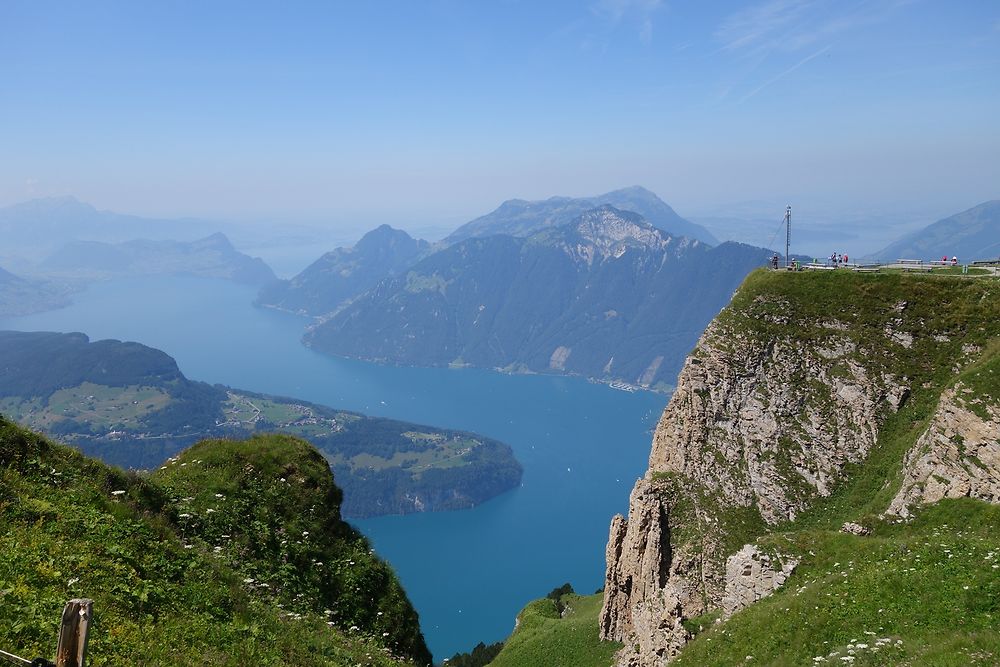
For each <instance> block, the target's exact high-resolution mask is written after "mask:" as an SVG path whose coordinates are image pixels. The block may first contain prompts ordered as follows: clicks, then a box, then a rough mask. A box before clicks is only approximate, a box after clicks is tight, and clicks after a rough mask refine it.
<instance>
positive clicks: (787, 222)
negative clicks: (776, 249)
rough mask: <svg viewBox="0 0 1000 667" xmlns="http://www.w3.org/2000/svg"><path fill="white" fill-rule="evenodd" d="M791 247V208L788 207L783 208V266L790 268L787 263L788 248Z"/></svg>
mask: <svg viewBox="0 0 1000 667" xmlns="http://www.w3.org/2000/svg"><path fill="white" fill-rule="evenodd" d="M791 245H792V207H791V206H788V207H786V208H785V266H786V267H788V266H791V265H790V264H789V263H788V248H789V246H791Z"/></svg>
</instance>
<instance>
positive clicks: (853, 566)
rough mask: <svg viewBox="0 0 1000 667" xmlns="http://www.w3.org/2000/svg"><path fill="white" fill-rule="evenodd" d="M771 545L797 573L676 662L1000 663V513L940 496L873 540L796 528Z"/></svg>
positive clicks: (879, 531)
mask: <svg viewBox="0 0 1000 667" xmlns="http://www.w3.org/2000/svg"><path fill="white" fill-rule="evenodd" d="M769 541H771V542H772V543H774V544H775V546H778V547H780V548H781V549H782V550H783V551H785V552H786V553H787V552H789V551H791V552H797V553H799V554H802V555H803V556H804V560H803V562H802V564H801V565H800V566H799V568H798V569H797V570H796V572H795V574H794V575H793V576H792V577H791V578H790V579H789V580H788V582H787V583H786V584H785V586H784V588H782V589H781V590H780V591H779V592H778V593H776V594H775V595H774V596H772V597H770V598H768V599H765V600H763V601H761V602H759V603H757V604H756V605H753V606H751V607H749V608H748V609H746V610H744V611H743V612H741V613H739V614H737V615H736V616H734V617H733V618H732V619H731V620H729V621H728V622H726V623H722V624H719V625H715V626H711V627H710V629H706V630H705V631H704V632H702V633H700V634H698V635H697V636H696V637H695V639H694V641H693V642H691V643H690V644H688V646H687V647H686V648H685V649H684V651H683V652H682V653H681V655H680V657H679V658H678V659H677V661H676V662H675V664H677V665H698V666H703V665H704V666H707V665H720V666H721V665H738V664H744V663H749V662H750V661H747V659H746V657H747V656H748V655H750V656H753V660H752V663H753V664H755V665H807V664H817V665H824V664H825V665H843V664H846V661H842V660H841V658H842V657H847V656H853V657H854V658H855V660H854V661H853V664H854V665H940V666H942V667H944V666H954V667H959V666H963V665H983V666H986V665H996V664H1000V624H998V620H1000V508H998V507H996V506H990V505H987V504H986V503H982V502H978V501H973V500H968V499H964V500H958V501H954V500H952V501H944V502H941V503H939V504H937V505H935V506H932V507H929V508H927V509H925V510H924V511H922V512H921V513H920V515H919V516H918V518H917V519H916V520H915V521H913V522H911V523H907V524H898V525H892V524H881V525H879V526H877V528H876V531H875V534H874V535H872V536H870V537H854V536H851V535H844V534H841V533H838V532H834V531H828V530H803V531H799V532H794V533H788V534H783V535H775V536H772V537H771V538H770V539H769ZM811 553H812V554H816V555H815V556H813V555H810V554H811ZM859 644H861V645H865V646H864V647H860V646H859ZM815 658H823V659H822V660H815Z"/></svg>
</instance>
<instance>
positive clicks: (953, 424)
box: [887, 383, 1000, 517]
mask: <svg viewBox="0 0 1000 667" xmlns="http://www.w3.org/2000/svg"><path fill="white" fill-rule="evenodd" d="M977 411H978V414H977ZM984 415H988V416H989V417H990V418H989V419H984V418H983V417H984ZM963 497H971V498H979V499H980V500H986V501H988V502H993V503H996V502H1000V410H998V409H997V408H996V407H995V406H992V405H987V404H985V403H984V402H981V401H979V400H978V399H977V397H976V396H975V395H974V394H972V392H971V390H969V389H967V388H966V387H965V386H964V385H963V384H962V383H958V384H957V385H956V386H955V387H954V388H952V389H948V390H946V391H945V392H944V393H943V394H942V395H941V400H940V401H939V402H938V407H937V410H936V411H935V413H934V416H933V418H932V419H931V422H930V424H929V425H928V426H927V430H926V431H924V433H923V435H921V436H920V437H919V438H918V439H917V442H916V443H915V444H914V445H913V447H912V448H911V449H910V451H909V452H907V454H906V458H905V460H904V462H903V484H902V486H901V487H900V490H899V493H898V494H897V495H896V497H895V498H894V499H893V501H892V503H890V505H889V509H888V511H887V514H892V515H896V516H901V517H908V516H910V508H912V507H913V506H914V505H918V504H927V503H934V502H937V501H939V500H941V499H942V498H963Z"/></svg>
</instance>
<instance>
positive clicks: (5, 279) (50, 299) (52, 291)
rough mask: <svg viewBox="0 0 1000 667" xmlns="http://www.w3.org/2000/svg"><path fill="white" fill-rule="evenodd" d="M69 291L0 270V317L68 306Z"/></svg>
mask: <svg viewBox="0 0 1000 667" xmlns="http://www.w3.org/2000/svg"><path fill="white" fill-rule="evenodd" d="M71 291H72V290H71V289H70V288H69V287H67V286H65V285H60V284H59V283H54V282H52V281H48V280H30V279H27V278H22V277H20V276H16V275H14V274H13V273H11V272H9V271H6V270H4V269H3V268H0V316H5V315H7V316H10V315H14V316H16V315H29V314H31V313H37V312H41V311H44V310H51V309H53V308H61V307H63V306H66V305H68V304H69V302H70V299H69V295H70V293H71Z"/></svg>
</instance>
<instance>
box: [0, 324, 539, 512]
mask: <svg viewBox="0 0 1000 667" xmlns="http://www.w3.org/2000/svg"><path fill="white" fill-rule="evenodd" d="M0 414H4V415H6V416H8V417H10V418H12V419H14V420H15V421H18V422H20V423H22V424H24V425H26V426H28V427H30V428H34V429H37V430H40V431H43V432H45V433H47V434H49V435H51V436H53V437H56V438H58V439H59V440H61V441H63V442H67V443H70V444H73V445H75V446H77V447H79V448H80V449H81V450H82V451H84V452H85V453H88V454H91V455H95V456H98V457H100V458H102V459H103V460H105V461H107V462H109V463H113V464H115V465H120V466H123V467H129V468H157V467H159V466H160V465H162V464H163V462H164V461H165V460H166V459H168V458H169V457H171V456H173V455H175V454H176V453H177V452H179V451H180V450H182V449H184V448H185V447H188V446H190V445H191V444H192V443H194V442H197V441H199V440H202V439H205V438H219V437H225V438H233V437H246V436H248V435H251V434H254V433H264V432H272V431H278V432H282V433H289V434H292V435H296V436H300V437H304V438H307V439H309V440H310V441H311V442H312V443H313V444H314V445H315V446H316V447H317V448H319V450H320V451H321V452H322V453H323V455H324V457H326V459H327V461H328V462H329V464H330V466H331V467H332V468H333V470H334V473H335V475H336V479H337V483H338V485H339V486H340V487H341V488H343V490H344V502H343V506H342V511H343V512H344V514H345V515H347V516H352V517H367V516H375V515H381V514H404V513H409V512H421V511H438V510H451V509H462V508H468V507H472V506H475V505H477V504H479V503H481V502H483V501H485V500H487V499H489V498H491V497H493V496H495V495H497V494H499V493H502V492H504V491H506V490H509V489H511V488H513V487H516V486H517V485H518V484H520V481H521V472H522V469H521V466H520V464H519V463H518V462H517V460H516V459H515V458H514V456H513V453H512V451H511V449H510V447H508V446H507V445H505V444H503V443H500V442H498V441H496V440H492V439H490V438H485V437H483V436H479V435H476V434H473V433H465V432H461V431H451V430H445V429H439V428H434V427H430V426H421V425H417V424H412V423H409V422H402V421H396V420H391V419H380V418H374V417H368V416H365V415H361V414H358V413H355V412H348V411H344V410H336V409H333V408H328V407H324V406H320V405H315V404H312V403H307V402H304V401H296V400H292V399H288V398H280V397H275V396H266V395H263V394H256V393H253V392H247V391H241V390H238V389H232V388H230V387H225V386H222V385H209V384H206V383H204V382H194V381H191V380H188V379H187V378H186V377H184V375H183V374H182V373H181V372H180V370H179V369H178V368H177V364H176V362H175V361H174V360H173V359H172V358H171V357H169V356H168V355H167V354H165V353H163V352H161V351H159V350H156V349H153V348H149V347H146V346H144V345H140V344H138V343H123V342H120V341H113V340H103V341H96V342H90V340H89V339H88V338H87V336H85V335H84V334H80V333H74V334H59V333H44V332H41V333H24V332H14V331H2V332H0Z"/></svg>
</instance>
